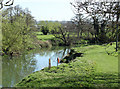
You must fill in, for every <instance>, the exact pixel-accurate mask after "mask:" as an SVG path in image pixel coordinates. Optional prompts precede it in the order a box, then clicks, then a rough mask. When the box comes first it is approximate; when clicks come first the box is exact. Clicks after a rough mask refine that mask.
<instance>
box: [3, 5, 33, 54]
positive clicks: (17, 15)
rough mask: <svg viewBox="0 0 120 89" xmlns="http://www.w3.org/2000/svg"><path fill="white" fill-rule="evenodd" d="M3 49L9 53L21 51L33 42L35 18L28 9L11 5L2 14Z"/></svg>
mask: <svg viewBox="0 0 120 89" xmlns="http://www.w3.org/2000/svg"><path fill="white" fill-rule="evenodd" d="M2 17H3V18H2V20H3V21H2V33H3V39H2V43H3V46H2V49H3V52H4V53H5V54H7V55H9V54H12V53H13V52H15V53H21V52H22V51H24V50H26V49H28V48H29V47H30V46H31V45H32V44H33V39H32V38H33V37H32V36H33V35H34V34H33V30H34V29H33V27H34V25H35V23H34V19H33V17H32V16H31V14H30V12H29V11H28V10H22V9H21V8H20V7H19V6H15V7H10V8H8V9H6V10H4V11H3V14H2Z"/></svg>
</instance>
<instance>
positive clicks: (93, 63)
mask: <svg viewBox="0 0 120 89" xmlns="http://www.w3.org/2000/svg"><path fill="white" fill-rule="evenodd" d="M106 47H107V46H99V45H90V46H85V47H76V48H74V50H75V51H76V52H77V53H81V52H82V53H84V54H83V57H76V58H75V59H74V60H72V61H71V62H70V63H62V64H61V65H59V66H58V68H57V67H52V68H51V69H50V70H48V68H45V69H44V70H41V71H38V72H35V73H33V74H31V75H29V76H27V77H26V78H24V79H23V80H22V81H20V82H19V83H18V84H17V85H16V86H17V87H32V88H33V87H117V86H118V66H117V65H118V60H117V57H115V56H113V55H108V54H107V53H106V50H108V49H109V47H108V48H107V49H106V50H105V48H106ZM110 47H112V48H113V47H114V45H113V46H110ZM107 52H109V51H107Z"/></svg>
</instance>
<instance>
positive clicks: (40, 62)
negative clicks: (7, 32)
mask: <svg viewBox="0 0 120 89" xmlns="http://www.w3.org/2000/svg"><path fill="white" fill-rule="evenodd" d="M69 52H70V49H68V48H66V47H52V48H50V49H38V50H34V51H31V52H30V53H28V54H27V55H23V56H16V57H12V59H11V58H10V57H2V85H0V86H2V87H14V85H15V84H16V83H18V82H19V81H20V80H22V79H23V78H24V77H25V76H27V75H29V74H31V73H33V72H35V71H39V70H41V69H43V68H45V67H48V64H49V58H51V66H57V57H59V58H60V59H62V58H63V57H64V56H65V55H67V54H68V53H69Z"/></svg>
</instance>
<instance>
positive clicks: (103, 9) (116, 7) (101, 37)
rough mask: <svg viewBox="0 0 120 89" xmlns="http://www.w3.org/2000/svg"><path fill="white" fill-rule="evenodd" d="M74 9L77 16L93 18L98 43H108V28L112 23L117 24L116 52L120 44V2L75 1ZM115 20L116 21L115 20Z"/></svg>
mask: <svg viewBox="0 0 120 89" xmlns="http://www.w3.org/2000/svg"><path fill="white" fill-rule="evenodd" d="M71 5H72V6H73V7H74V13H75V14H81V13H82V14H83V15H84V16H86V18H91V19H92V21H93V26H94V30H95V39H96V41H97V42H98V41H103V43H104V42H106V30H105V28H106V26H107V24H108V23H109V22H110V21H113V22H114V23H115V25H116V26H115V27H116V28H115V29H117V31H115V32H116V51H117V42H118V21H119V16H120V4H119V2H114V1H111V2H99V1H98V2H94V1H92V0H91V1H90V2H89V0H85V1H80V0H75V2H74V3H71ZM114 18H115V19H114Z"/></svg>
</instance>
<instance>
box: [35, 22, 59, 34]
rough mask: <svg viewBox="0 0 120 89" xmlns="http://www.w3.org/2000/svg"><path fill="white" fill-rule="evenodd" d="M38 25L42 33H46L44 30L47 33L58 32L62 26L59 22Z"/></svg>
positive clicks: (39, 23)
mask: <svg viewBox="0 0 120 89" xmlns="http://www.w3.org/2000/svg"><path fill="white" fill-rule="evenodd" d="M37 25H38V27H40V31H42V32H44V30H45V31H46V32H47V33H54V31H55V30H56V29H57V30H58V27H59V26H61V24H60V23H59V22H57V21H56V22H52V21H39V22H38V24H37ZM55 28H56V29H55ZM43 34H44V33H43ZM44 35H45V34H44Z"/></svg>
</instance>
